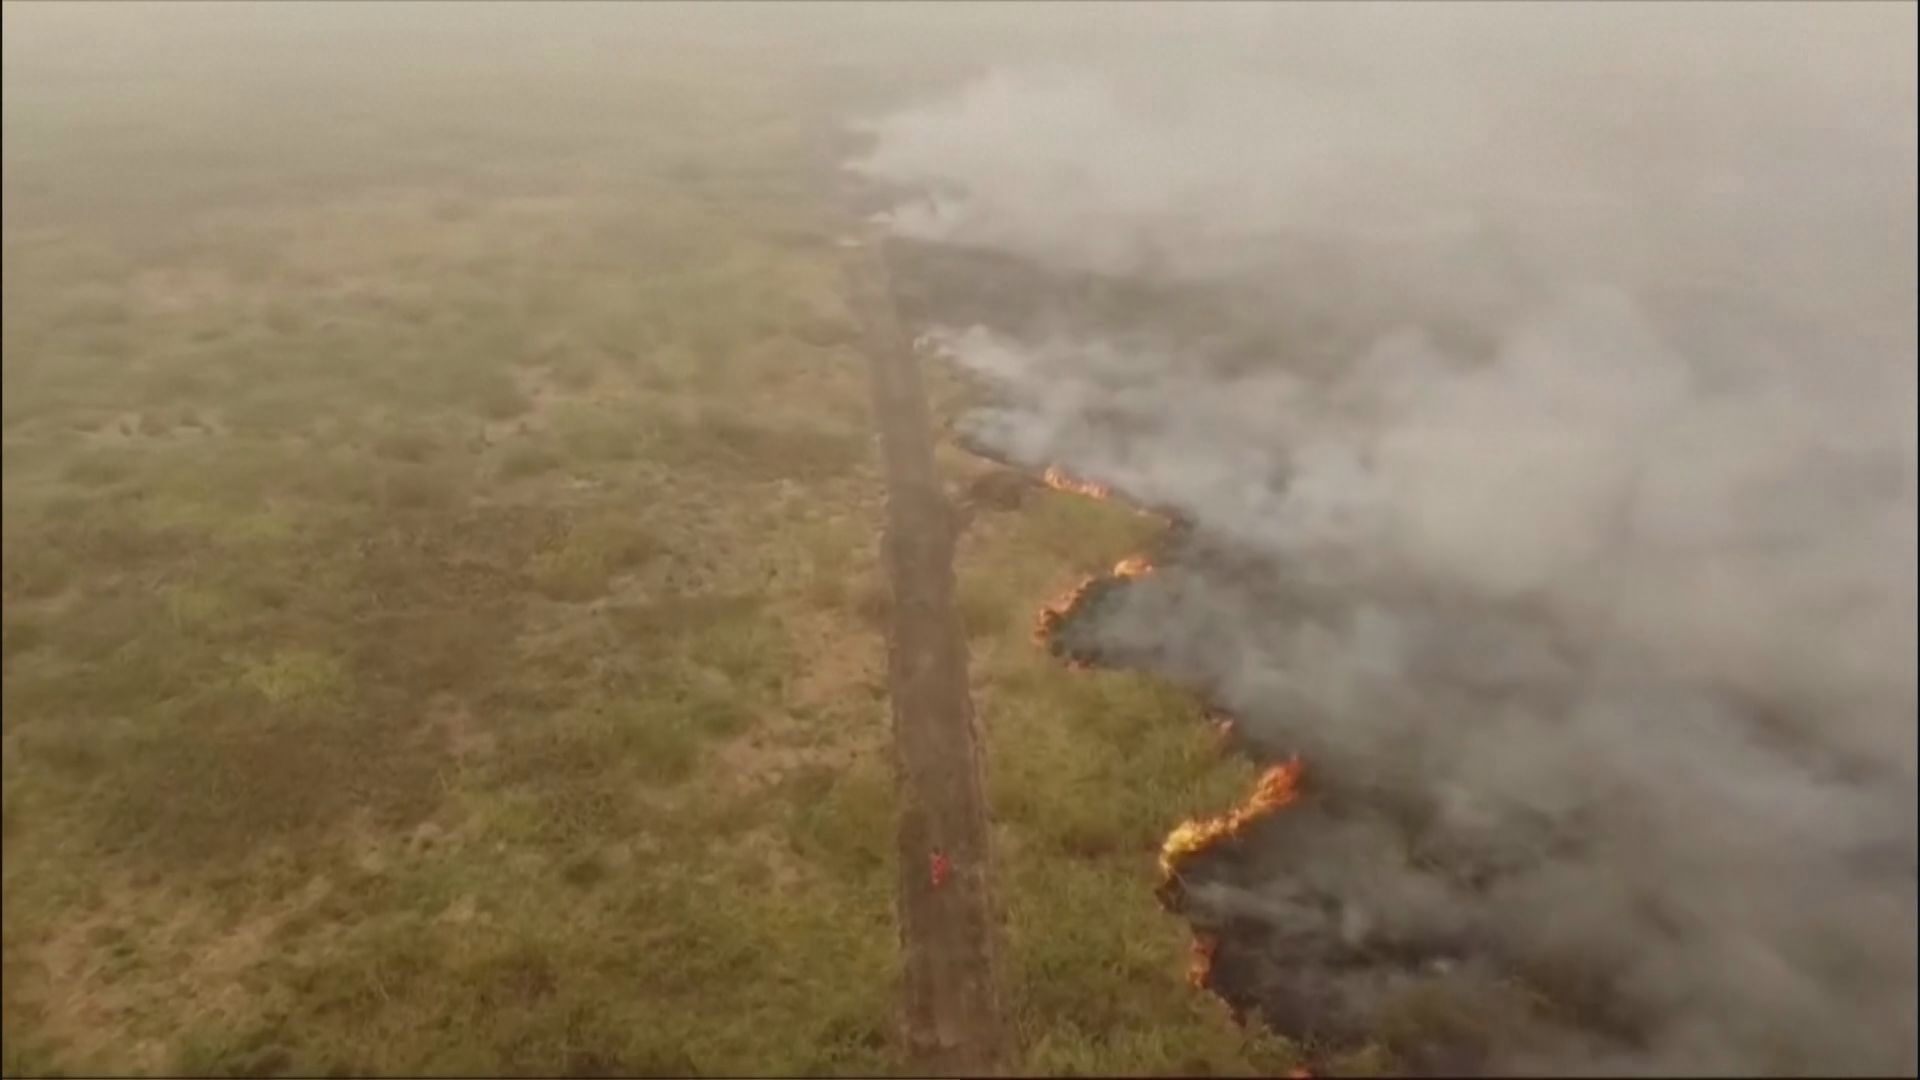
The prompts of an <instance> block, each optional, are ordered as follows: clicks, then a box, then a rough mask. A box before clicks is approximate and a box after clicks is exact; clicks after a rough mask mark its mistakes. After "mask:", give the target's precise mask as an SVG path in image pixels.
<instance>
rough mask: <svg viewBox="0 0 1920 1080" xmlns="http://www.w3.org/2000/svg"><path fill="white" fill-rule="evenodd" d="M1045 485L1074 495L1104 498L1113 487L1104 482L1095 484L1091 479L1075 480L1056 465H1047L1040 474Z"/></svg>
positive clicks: (1111, 491) (1110, 492)
mask: <svg viewBox="0 0 1920 1080" xmlns="http://www.w3.org/2000/svg"><path fill="white" fill-rule="evenodd" d="M1040 478H1041V479H1042V480H1044V481H1045V482H1046V485H1047V486H1048V487H1050V488H1052V489H1053V490H1055V491H1070V492H1072V493H1073V494H1075V495H1085V496H1086V497H1087V498H1089V499H1104V498H1107V497H1108V496H1110V495H1112V494H1113V489H1112V488H1110V487H1108V486H1107V485H1105V484H1096V483H1094V482H1093V481H1091V480H1076V479H1074V478H1073V477H1072V476H1069V475H1067V472H1066V470H1064V469H1062V468H1061V467H1060V466H1058V465H1049V466H1047V471H1046V472H1044V473H1042V474H1041V475H1040Z"/></svg>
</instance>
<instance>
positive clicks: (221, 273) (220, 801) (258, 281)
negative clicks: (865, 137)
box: [0, 7, 1287, 1075]
mask: <svg viewBox="0 0 1920 1080" xmlns="http://www.w3.org/2000/svg"><path fill="white" fill-rule="evenodd" d="M231 10H235V11H246V10H248V9H241V8H237V7H236V8H233V9H231ZM8 18H9V25H8V29H7V38H8V40H9V43H10V50H9V53H8V58H7V77H8V85H7V88H6V95H5V121H6V136H5V158H6V176H5V184H6V188H5V207H6V209H5V214H6V217H5V240H4V274H5V285H4V290H5V291H4V304H5V318H4V331H3V333H4V339H3V345H4V387H3V389H4V395H5V411H4V428H3V432H0V433H3V436H4V454H5V457H4V467H5V476H4V479H5V485H4V538H3V539H4V612H5V616H4V620H5V621H4V656H5V659H4V663H5V669H4V675H5V678H4V724H5V727H4V739H3V740H0V749H3V752H4V759H3V766H4V821H3V822H0V826H3V828H4V843H5V852H6V858H5V870H4V879H3V882H0V884H3V886H4V927H3V929H4V954H3V956H0V965H3V971H4V984H5V991H4V1000H0V1019H3V1020H4V1040H3V1041H4V1048H5V1061H4V1068H5V1072H6V1073H8V1074H9V1075H14V1074H37V1073H47V1072H51V1071H66V1072H70V1073H87V1072H96V1071H107V1072H143V1073H161V1072H172V1073H195V1074H200V1073H231V1074H269V1073H275V1072H297V1073H337V1074H348V1073H380V1074H396V1073H398V1074H406V1073H467V1074H474V1073H488V1072H505V1073H514V1074H554V1073H565V1074H569V1075H594V1074H631V1073H687V1072H703V1073H731V1074H740V1073H769V1072H777V1073H786V1074H799V1073H849V1072H867V1073H871V1072H876V1071H885V1070H888V1069H891V1068H898V1067H899V1064H900V1063H899V1060H898V1053H897V1048H896V1045H895V1035H894V1031H893V1027H892V1025H893V1008H894V992H895V988H894V986H893V982H892V979H893V973H894V967H895V963H896V954H897V941H896V936H897V931H896V928H895V926H894V922H893V913H892V895H891V889H892V881H893V877H892V874H893V867H892V860H893V858H894V855H893V848H892V828H893V819H892V815H893V803H892V799H893V795H892V781H891V778H890V776H889V773H888V758H887V734H888V733H887V700H886V684H885V664H884V647H885V643H884V626H885V624H884V619H885V609H886V597H885V591H884V589H885V586H884V583H883V581H882V580H881V577H880V575H879V573H878V571H877V568H876V553H877V549H876V545H877V540H878V529H879V518H880V508H881V500H882V498H883V492H882V489H881V486H880V482H879V478H878V473H877V469H876V465H875V461H874V452H873V447H872V427H871V423H870V418H869V416H868V398H867V381H866V380H867V372H866V366H865V365H866V360H865V358H864V357H863V356H861V355H860V354H859V353H858V352H857V351H856V350H855V349H854V347H853V344H852V343H853V340H854V333H853V331H854V329H855V327H854V323H853V319H854V317H855V316H854V315H853V313H852V312H850V311H849V310H848V308H847V305H846V302H845V299H844V288H843V281H844V271H845V267H844V266H843V258H844V255H843V253H842V252H841V251H840V250H839V249H838V248H837V247H836V246H835V244H834V242H833V241H834V237H835V236H836V235H837V232H838V230H839V229H840V227H841V224H842V223H841V221H840V219H839V211H838V209H837V208H836V207H835V205H834V200H833V196H832V193H831V192H832V186H831V170H832V167H833V164H834V161H835V157H836V155H837V153H838V150H837V149H836V145H837V144H836V140H835V138H834V135H833V132H834V127H833V125H834V123H835V122H836V116H837V111H836V110H838V109H839V108H841V102H842V97H840V96H837V95H838V94H840V92H841V90H842V89H843V86H842V84H841V83H839V82H834V81H833V78H844V75H834V73H833V72H830V71H826V69H824V68H821V69H818V70H816V69H815V68H808V67H806V66H805V65H803V64H800V63H799V62H797V61H795V62H787V63H784V64H783V63H771V62H768V61H767V60H766V59H765V57H762V56H759V55H758V54H747V55H743V53H742V51H741V50H740V49H738V48H737V47H736V48H735V49H733V50H725V49H717V48H705V49H702V48H697V47H694V46H693V45H690V44H688V43H686V42H678V43H676V44H675V45H674V47H673V48H664V47H661V48H655V49H653V50H652V51H647V50H646V48H645V47H644V45H636V44H635V43H633V42H625V43H624V45H625V47H624V49H615V48H613V47H612V46H611V45H608V44H607V43H606V42H605V41H602V42H601V44H602V45H603V46H604V47H603V48H602V49H601V50H600V51H598V52H596V51H594V50H592V49H587V50H586V51H585V52H584V53H576V54H570V56H571V57H572V61H573V62H571V63H568V64H564V65H558V64H555V63H554V62H553V60H552V57H551V56H549V55H548V54H547V53H545V52H543V50H542V48H541V47H540V43H539V42H534V43H533V44H532V45H531V46H528V47H525V48H516V49H514V50H511V51H509V50H507V49H506V48H505V46H504V45H500V44H498V43H495V44H492V45H486V46H485V47H481V46H474V47H472V48H468V49H452V50H447V51H446V52H445V53H444V55H441V54H434V55H426V54H422V53H420V52H418V51H413V52H408V51H406V50H399V51H401V52H404V53H406V55H407V60H408V62H407V63H405V64H393V63H384V62H382V61H381V58H380V57H377V56H369V55H362V54H355V53H353V52H352V50H343V51H341V52H338V53H334V54H329V60H328V61H327V63H325V64H322V65H319V67H318V68H316V67H315V66H314V65H313V64H311V63H308V64H307V65H306V66H304V67H303V66H302V64H301V63H300V62H296V61H294V60H291V59H289V57H290V55H291V54H288V53H286V52H284V51H283V52H281V53H279V54H276V53H275V52H274V48H281V49H283V50H284V49H285V48H286V45H285V43H284V42H279V39H277V38H276V39H273V40H272V41H269V42H268V45H265V46H260V47H258V48H254V49H251V50H249V49H241V50H238V51H237V52H236V53H234V54H233V55H232V56H231V57H229V58H228V59H227V60H225V61H223V62H222V63H221V64H214V65H210V66H205V65H203V66H194V65H188V64H185V63H181V62H179V61H178V58H177V57H174V54H173V53H170V52H168V51H167V49H166V48H164V47H162V46H164V45H165V44H166V43H167V42H168V41H172V42H174V44H175V46H176V47H177V48H179V49H181V50H185V49H186V48H187V46H180V45H178V41H177V40H176V39H173V38H164V39H163V40H162V41H161V42H160V44H158V45H155V46H154V50H155V52H156V54H157V55H159V56H160V57H161V59H159V60H149V61H147V62H149V64H150V66H149V67H147V68H142V67H140V66H139V65H138V63H135V64H133V66H131V67H129V66H128V58H127V57H124V56H114V55H106V56H104V58H102V57H99V56H95V57H93V58H92V59H91V60H89V59H88V58H87V57H84V56H81V55H79V53H78V52H69V51H67V50H65V49H64V48H58V47H55V46H59V45H62V44H63V42H62V40H61V39H57V38H46V37H43V38H41V39H39V41H40V44H42V45H44V46H46V47H45V48H44V49H43V50H41V51H39V52H36V53H35V54H33V55H31V56H26V55H25V54H24V53H21V54H16V53H15V52H14V51H13V49H15V48H22V49H24V46H23V45H22V44H21V42H20V41H19V37H20V36H22V35H24V34H25V33H26V32H27V31H30V30H33V29H34V27H32V26H28V25H24V24H25V23H26V20H25V18H24V17H20V16H19V12H18V11H17V10H14V9H10V10H9V15H8ZM16 19H17V20H18V21H19V22H20V23H21V24H23V25H16ZM242 21H245V20H242ZM245 29H246V28H245V27H242V28H240V29H233V28H230V27H229V28H224V29H221V30H219V33H220V34H232V35H239V34H241V32H242V30H245ZM48 33H51V31H48ZM182 33H184V32H182ZM208 33H213V32H212V31H208ZM271 36H272V35H268V37H270V38H271ZM489 40H491V39H489ZM49 41H51V42H52V44H48V42H49ZM276 42H277V43H278V44H276ZM68 44H70V43H68ZM521 44H523V45H524V44H525V43H521ZM127 47H128V48H131V47H132V46H127ZM489 50H493V51H489ZM603 54H604V55H603ZM302 55H304V54H302ZM636 56H638V57H639V59H636ZM23 57H24V59H23ZM169 57H173V59H172V60H168V58H169ZM507 58H512V59H513V60H514V62H509V60H508V59H507ZM134 59H135V60H139V59H141V58H139V57H136V58H134ZM387 59H388V60H391V57H389V58H387ZM716 72H725V73H726V74H725V77H720V76H719V75H717V74H716ZM829 76H833V78H829ZM959 390H960V388H959V387H958V386H957V385H953V384H943V398H942V400H943V401H945V402H947V403H949V407H950V406H951V403H952V402H954V401H957V400H958V399H959V396H960V394H959ZM942 453H943V455H944V457H943V460H944V461H945V462H946V463H947V464H948V466H949V467H950V468H951V470H952V473H953V475H954V477H955V485H956V488H959V487H960V486H962V485H963V483H964V481H965V480H966V479H967V478H968V477H969V476H971V475H973V474H974V473H976V472H977V471H979V470H981V469H984V468H988V466H985V465H984V464H982V463H979V462H976V461H973V460H972V459H969V458H967V457H966V456H965V455H964V454H962V453H960V452H959V451H958V450H957V449H953V448H950V447H949V448H943V450H942ZM1152 535H1153V524H1152V522H1151V521H1149V520H1147V519H1144V518H1139V517H1136V516H1134V515H1132V514H1131V513H1130V512H1129V511H1126V510H1125V509H1124V508H1120V507H1115V506H1111V505H1103V504H1096V503H1091V502H1088V501H1085V500H1080V499H1076V498H1074V497H1071V496H1064V495H1054V494H1045V495H1036V496H1034V497H1033V498H1031V499H1028V500H1026V501H1025V502H1024V503H1023V504H1022V505H1021V506H1019V507H1017V508H1014V509H1007V510H1001V511H992V512H982V513H980V514H978V515H976V517H975V519H974V522H973V525H972V527H971V529H970V531H969V534H968V536H967V538H966V540H965V541H964V542H963V546H962V565H961V567H960V574H961V587H962V603H963V606H964V610H965V616H966V619H967V625H968V628H969V632H970V634H971V636H972V648H973V653H974V667H975V676H974V682H975V695H976V702H977V705H978V708H979V711H980V713H981V715H982V717H983V720H984V723H985V726H986V729H987V732H988V738H989V749H990V760H989V767H990V769H991V791H992V798H993V802H994V806H995V813H996V817H997V826H996V828H997V830H998V831H997V838H998V844H999V867H998V870H999V874H1000V878H999V882H998V894H999V898H1000V901H1001V903H1002V904H1003V905H1004V907H1005V926H1006V933H1007V946H1006V951H1005V955H1006V961H1005V969H1006V978H1007V980H1008V986H1007V988H1006V989H1007V997H1008V1001H1009V1005H1010V1008H1011V1009H1012V1010H1013V1012H1014V1014H1015V1015H1014V1020H1015V1025H1016V1029H1017V1032H1018V1035H1019V1037H1020V1045H1021V1053H1022V1055H1023V1061H1022V1063H1021V1066H1020V1067H1022V1068H1024V1069H1028V1070H1035V1071H1048V1072H1072V1071H1106V1070H1121V1071H1129V1072H1148V1071H1162V1072H1164V1071H1178V1070H1190V1069H1200V1068H1205V1069H1208V1070H1213V1071H1246V1070H1252V1069H1273V1068H1278V1067H1281V1066H1283V1065H1284V1064H1285V1063H1286V1061H1287V1057H1286V1050H1285V1048H1284V1047H1283V1046H1281V1045H1279V1044H1277V1043H1274V1042H1272V1041H1270V1040H1266V1039H1262V1038H1259V1037H1256V1036H1251V1035H1248V1034H1246V1033H1243V1032H1241V1031H1239V1030H1238V1029H1236V1028H1234V1027H1233V1026H1232V1024H1231V1023H1230V1021H1228V1019H1227V1018H1226V1016H1225V1013H1224V1009H1223V1008H1222V1007H1221V1006H1219V1005H1218V1003H1216V1002H1213V1001H1211V1000H1210V999H1207V998H1204V997H1202V996H1201V995H1197V994H1195V993H1193V992H1192V991H1191V990H1190V989H1189V988H1188V987H1187V986H1186V984H1185V982H1184V979H1183V965H1184V961H1185V949H1186V935H1185V929H1184V927H1183V926H1182V925H1181V924H1180V923H1179V922H1178V921H1177V920H1174V919H1172V918H1171V917H1169V916H1166V915H1164V914H1162V913H1161V912H1160V911H1159V910H1158V909H1157V907H1156V906H1155V904H1154V900H1153V896H1152V891H1151V890H1152V885H1153V880H1154V873H1155V871H1154V858H1153V853H1154V851H1155V850H1156V848H1157V845H1158V842H1159V838H1160V836H1161V835H1162V834H1163V833H1164V831H1165V830H1166V828H1167V827H1169V826H1170V825H1171V824H1172V823H1173V822H1174V821H1175V820H1177V819H1178V818H1180V817H1182V816H1185V815H1186V814H1189V813H1192V812H1195V811H1197V810H1204V809H1212V808H1216V807H1218V806H1220V805H1223V804H1225V803H1227V802H1230V801H1231V800H1232V799H1234V798H1235V797H1236V796H1237V795H1238V794H1239V793H1240V792H1241V791H1242V790H1243V788H1244V786H1245V783H1246V781H1247V777H1246V776H1245V775H1244V774H1243V773H1242V771H1241V770H1240V769H1239V768H1238V767H1236V766H1232V765H1230V764H1227V763H1224V762H1221V761H1218V760H1217V759H1216V758H1215V757H1214V755H1213V754H1212V753H1211V751H1210V750H1209V744H1208V739H1207V735H1206V730H1205V728H1204V726H1203V725H1202V724H1200V723H1199V722H1198V717H1199V706H1198V704H1197V703H1196V702H1194V701H1192V700H1190V699H1188V698H1186V697H1184V696H1182V695H1180V694H1178V693H1176V692H1174V691H1172V690H1169V689H1167V688H1165V687H1162V686H1158V685H1155V684H1153V683H1151V682H1150V681H1148V680H1145V679H1143V678H1140V677H1136V676H1129V675H1121V674H1110V673H1092V672H1084V673H1083V672H1069V671H1066V670H1064V669H1062V668H1060V667H1058V666H1057V665H1055V664H1054V663H1053V662H1052V661H1051V660H1049V659H1047V658H1046V657H1044V656H1043V655H1041V654H1040V653H1039V652H1038V651H1037V650H1035V649H1033V648H1032V646H1031V644H1030V643H1029V642H1028V640H1027V632H1028V625H1029V619H1030V618H1031V614H1032V611H1033V609H1034V607H1035V605H1037V604H1038V603H1039V602H1040V600H1042V599H1043V598H1044V597H1046V596H1047V595H1049V594H1050V593H1052V592H1054V591H1056V590H1057V589H1058V588H1059V587H1060V586H1061V585H1063V584H1067V583H1070V582H1071V581H1072V580H1073V579H1074V578H1075V577H1076V576H1077V575H1078V574H1079V573H1080V572H1082V571H1083V570H1085V569H1091V568H1094V567H1097V566H1100V565H1103V564H1107V563H1111V562H1112V561H1113V560H1114V559H1115V558H1117V557H1118V556H1119V555H1122V554H1126V553H1128V552H1129V551H1131V550H1133V549H1134V548H1136V547H1137V546H1139V545H1141V544H1143V543H1147V542H1150V540H1151V537H1152Z"/></svg>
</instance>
